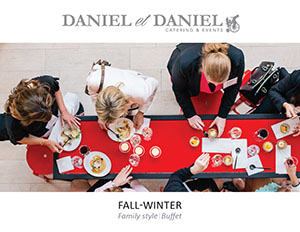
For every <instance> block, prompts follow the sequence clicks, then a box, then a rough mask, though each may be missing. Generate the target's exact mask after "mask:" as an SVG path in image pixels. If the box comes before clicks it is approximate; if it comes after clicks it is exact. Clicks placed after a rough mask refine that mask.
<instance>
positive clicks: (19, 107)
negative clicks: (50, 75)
mask: <svg viewBox="0 0 300 232" xmlns="http://www.w3.org/2000/svg"><path fill="white" fill-rule="evenodd" d="M49 91H50V87H49V85H48V84H46V83H44V84H41V83H40V82H39V81H36V80H29V81H28V80H26V79H23V80H21V81H20V83H19V84H18V85H17V87H15V88H14V89H13V90H12V91H11V93H10V95H9V96H8V100H7V101H6V104H5V112H6V113H10V114H11V115H12V116H14V117H16V118H17V119H18V120H20V122H21V124H22V125H23V126H29V125H30V124H31V123H33V122H34V121H43V122H48V121H49V120H50V119H51V117H52V111H51V106H52V103H53V98H52V96H51V94H50V93H49Z"/></svg>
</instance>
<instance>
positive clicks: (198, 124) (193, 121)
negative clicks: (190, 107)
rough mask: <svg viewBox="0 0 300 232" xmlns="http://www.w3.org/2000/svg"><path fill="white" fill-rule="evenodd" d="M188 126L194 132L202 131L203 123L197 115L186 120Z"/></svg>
mask: <svg viewBox="0 0 300 232" xmlns="http://www.w3.org/2000/svg"><path fill="white" fill-rule="evenodd" d="M187 120H188V122H189V124H190V126H191V127H193V128H194V129H196V130H203V127H204V123H203V122H202V120H201V118H200V117H199V116H198V115H195V116H193V117H191V118H188V119H187Z"/></svg>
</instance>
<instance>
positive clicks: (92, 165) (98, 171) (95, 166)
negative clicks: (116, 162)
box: [83, 151, 111, 177]
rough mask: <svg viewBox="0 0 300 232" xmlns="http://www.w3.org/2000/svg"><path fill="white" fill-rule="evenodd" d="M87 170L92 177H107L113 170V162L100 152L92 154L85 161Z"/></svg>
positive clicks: (84, 164)
mask: <svg viewBox="0 0 300 232" xmlns="http://www.w3.org/2000/svg"><path fill="white" fill-rule="evenodd" d="M83 166H84V168H85V170H86V171H87V172H88V173H89V174H90V175H92V176H95V177H102V176H106V175H107V174H108V173H109V172H110V170H111V161H110V159H109V158H108V156H107V155H105V154H104V153H102V152H100V151H93V152H90V153H89V154H88V155H87V156H86V157H85V158H84V161H83Z"/></svg>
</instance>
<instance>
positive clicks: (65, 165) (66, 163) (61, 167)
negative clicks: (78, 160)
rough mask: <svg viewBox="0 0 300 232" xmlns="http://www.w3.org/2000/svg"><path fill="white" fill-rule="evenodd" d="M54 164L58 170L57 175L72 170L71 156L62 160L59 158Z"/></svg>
mask: <svg viewBox="0 0 300 232" xmlns="http://www.w3.org/2000/svg"><path fill="white" fill-rule="evenodd" d="M56 163H57V168H58V171H59V173H63V172H67V171H71V170H74V166H73V164H72V160H71V156H66V157H64V158H60V159H58V160H56Z"/></svg>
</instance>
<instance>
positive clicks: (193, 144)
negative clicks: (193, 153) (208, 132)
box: [190, 136, 200, 147]
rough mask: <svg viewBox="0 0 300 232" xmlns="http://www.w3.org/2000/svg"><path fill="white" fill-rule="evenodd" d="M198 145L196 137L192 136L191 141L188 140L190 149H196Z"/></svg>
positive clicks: (198, 141) (198, 140)
mask: <svg viewBox="0 0 300 232" xmlns="http://www.w3.org/2000/svg"><path fill="white" fill-rule="evenodd" d="M199 144H200V139H199V138H198V137H197V136H193V137H192V138H191V139H190V145H191V146H192V147H198V146H199Z"/></svg>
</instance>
